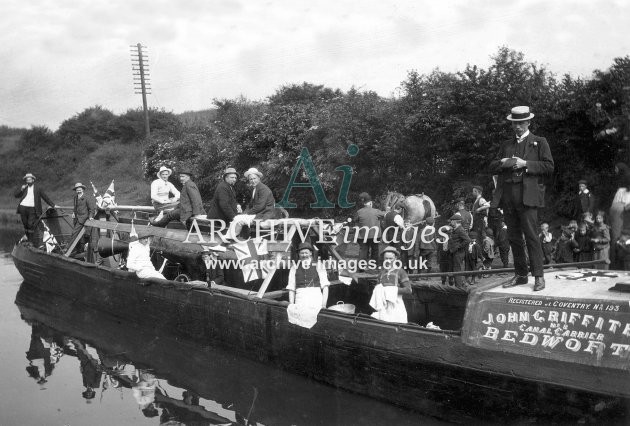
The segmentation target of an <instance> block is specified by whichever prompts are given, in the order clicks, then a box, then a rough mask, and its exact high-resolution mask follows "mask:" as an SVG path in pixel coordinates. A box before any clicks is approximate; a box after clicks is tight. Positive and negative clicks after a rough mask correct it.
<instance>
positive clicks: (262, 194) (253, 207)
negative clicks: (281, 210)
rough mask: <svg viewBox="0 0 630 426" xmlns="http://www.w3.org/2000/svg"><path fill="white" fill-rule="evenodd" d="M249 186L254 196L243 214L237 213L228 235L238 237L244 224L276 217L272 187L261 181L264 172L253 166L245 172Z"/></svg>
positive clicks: (248, 224) (247, 224)
mask: <svg viewBox="0 0 630 426" xmlns="http://www.w3.org/2000/svg"><path fill="white" fill-rule="evenodd" d="M244 176H245V179H247V182H248V186H249V187H250V188H252V196H251V198H250V200H249V202H248V203H247V207H246V209H245V211H244V212H243V214H239V215H236V216H235V217H234V220H233V221H232V223H231V224H230V228H229V230H228V237H232V238H236V237H238V235H239V234H240V233H241V230H242V228H243V226H250V225H251V224H252V223H253V222H254V220H257V219H258V220H266V219H273V218H274V217H275V205H276V200H275V199H274V197H273V193H272V192H271V189H269V187H268V186H267V185H265V184H264V183H262V182H261V179H262V177H263V174H262V173H260V172H259V171H258V169H256V168H254V167H252V168H250V169H249V170H247V171H246V172H245V173H244Z"/></svg>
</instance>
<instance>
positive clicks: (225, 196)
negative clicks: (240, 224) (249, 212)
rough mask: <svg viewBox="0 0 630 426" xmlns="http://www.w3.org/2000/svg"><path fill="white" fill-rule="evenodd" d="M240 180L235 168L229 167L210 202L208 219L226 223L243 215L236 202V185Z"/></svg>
mask: <svg viewBox="0 0 630 426" xmlns="http://www.w3.org/2000/svg"><path fill="white" fill-rule="evenodd" d="M237 178H238V173H236V169H235V168H233V167H228V168H227V169H225V171H224V172H223V181H221V182H220V183H219V184H218V185H217V187H216V189H215V190H214V197H212V201H210V209H209V212H208V219H219V220H222V221H224V222H225V223H230V222H232V219H234V216H236V215H237V214H239V213H241V212H242V211H241V206H240V205H239V204H238V203H237V202H236V192H235V191H234V184H235V183H236V179H237Z"/></svg>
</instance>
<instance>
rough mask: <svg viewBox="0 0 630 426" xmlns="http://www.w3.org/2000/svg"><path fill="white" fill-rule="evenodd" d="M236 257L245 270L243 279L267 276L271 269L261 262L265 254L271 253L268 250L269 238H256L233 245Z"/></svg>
mask: <svg viewBox="0 0 630 426" xmlns="http://www.w3.org/2000/svg"><path fill="white" fill-rule="evenodd" d="M232 248H233V250H234V253H235V254H236V258H237V259H238V261H239V263H240V267H241V270H242V271H243V279H244V281H245V282H248V281H252V280H256V279H262V278H265V277H266V276H267V274H268V273H269V271H268V270H267V268H266V267H263V266H264V265H261V264H260V262H261V261H262V260H264V259H265V258H264V256H265V255H267V254H268V253H269V251H268V250H267V240H265V239H255V240H252V239H250V240H247V241H243V242H240V243H235V244H233V245H232Z"/></svg>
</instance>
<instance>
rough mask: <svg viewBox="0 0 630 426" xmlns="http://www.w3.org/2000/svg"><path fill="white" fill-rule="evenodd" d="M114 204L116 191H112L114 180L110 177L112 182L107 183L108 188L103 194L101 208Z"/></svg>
mask: <svg viewBox="0 0 630 426" xmlns="http://www.w3.org/2000/svg"><path fill="white" fill-rule="evenodd" d="M115 205H116V193H115V191H114V180H113V179H112V183H110V184H109V188H107V191H105V194H103V201H102V205H101V208H102V209H106V208H110V207H113V206H115Z"/></svg>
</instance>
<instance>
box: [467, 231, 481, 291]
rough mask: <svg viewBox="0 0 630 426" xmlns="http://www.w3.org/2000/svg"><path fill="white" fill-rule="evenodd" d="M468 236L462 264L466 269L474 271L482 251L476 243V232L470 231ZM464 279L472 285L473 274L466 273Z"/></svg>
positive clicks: (473, 282) (473, 281) (473, 280)
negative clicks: (468, 239) (468, 240)
mask: <svg viewBox="0 0 630 426" xmlns="http://www.w3.org/2000/svg"><path fill="white" fill-rule="evenodd" d="M468 236H469V237H470V243H468V250H467V251H466V255H465V257H464V265H465V269H466V271H476V270H477V266H478V265H479V262H482V261H483V251H482V249H481V246H479V244H478V243H477V232H475V231H470V233H469V234H468ZM466 281H467V283H468V284H470V285H474V284H475V275H467V276H466Z"/></svg>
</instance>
